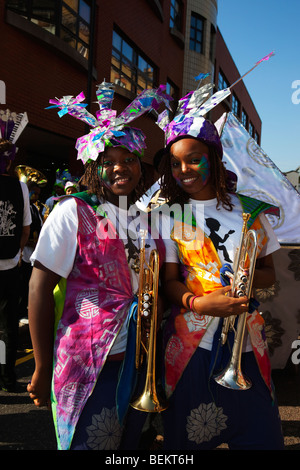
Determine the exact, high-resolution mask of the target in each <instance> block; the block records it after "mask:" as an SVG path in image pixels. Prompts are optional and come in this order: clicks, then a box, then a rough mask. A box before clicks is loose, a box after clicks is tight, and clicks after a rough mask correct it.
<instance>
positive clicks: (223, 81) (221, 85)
mask: <svg viewBox="0 0 300 470" xmlns="http://www.w3.org/2000/svg"><path fill="white" fill-rule="evenodd" d="M228 87H229V84H228V81H227V80H226V78H225V76H224V75H223V73H222V72H221V70H220V71H219V78H218V90H224V88H228Z"/></svg>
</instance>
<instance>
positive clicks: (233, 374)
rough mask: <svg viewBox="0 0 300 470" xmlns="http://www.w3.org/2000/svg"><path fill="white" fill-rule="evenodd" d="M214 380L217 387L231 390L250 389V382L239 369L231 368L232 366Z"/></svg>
mask: <svg viewBox="0 0 300 470" xmlns="http://www.w3.org/2000/svg"><path fill="white" fill-rule="evenodd" d="M214 379H215V381H216V382H217V383H218V384H219V385H222V386H223V387H226V388H230V389H231V390H248V389H249V388H251V387H252V382H251V380H249V379H248V378H247V377H246V376H245V375H243V373H242V372H241V370H240V369H236V368H235V367H232V364H230V365H229V367H227V369H225V370H224V371H223V372H222V373H221V374H219V375H216V376H215V377H214Z"/></svg>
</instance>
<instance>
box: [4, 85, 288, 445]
mask: <svg viewBox="0 0 300 470" xmlns="http://www.w3.org/2000/svg"><path fill="white" fill-rule="evenodd" d="M152 98H153V101H154V100H156V102H157V101H159V99H160V100H161V101H166V95H162V93H161V90H160V89H158V90H153V95H152ZM142 99H143V95H141V96H140V97H138V98H137V99H136V100H135V102H134V106H135V109H137V106H139V111H140V114H142V113H144V112H146V111H148V110H149V109H151V108H152V107H153V101H152V102H151V103H150V104H149V103H148V101H147V105H145V104H144V102H143V100H142ZM105 109H106V108H105ZM196 111H197V110H195V112H194V113H193V115H192V117H191V116H190V115H189V116H187V114H186V110H183V109H179V111H178V112H177V114H175V115H173V116H171V117H170V119H169V121H168V122H166V121H164V125H163V127H162V129H163V131H164V134H165V142H166V143H165V147H164V148H163V149H157V150H158V155H159V165H158V166H157V167H158V169H159V174H160V181H161V183H160V184H161V186H160V188H161V189H160V191H161V192H160V194H161V197H163V199H164V201H165V204H163V205H162V206H159V207H158V208H156V209H153V210H152V211H148V212H147V211H145V214H146V215H143V216H141V210H140V209H139V210H137V205H136V203H137V201H139V200H140V199H141V197H142V196H143V195H144V194H145V191H146V189H147V188H146V187H145V181H144V171H143V160H142V156H143V151H144V149H145V147H146V145H145V140H146V136H145V135H144V133H143V131H142V130H140V129H136V128H133V127H132V126H131V125H129V123H130V121H128V122H126V123H125V125H123V126H122V128H121V130H120V127H117V126H116V127H115V128H114V127H113V125H112V124H111V123H109V124H107V122H109V121H108V120H107V119H106V120H105V122H106V125H107V126H108V127H107V129H106V131H105V132H103V127H102V128H101V132H100V130H99V131H98V134H92V135H91V138H90V139H89V137H88V136H84V138H83V139H81V141H80V143H82V141H84V143H85V146H84V150H82V152H84V155H85V156H86V154H88V155H89V157H90V158H89V159H88V160H85V162H84V163H85V172H84V175H83V177H82V178H81V184H82V185H83V187H84V188H85V190H84V191H78V187H76V185H75V186H74V183H72V182H67V183H66V184H65V185H64V187H63V188H60V190H61V189H63V192H64V194H65V197H63V198H59V197H57V196H60V194H59V192H58V191H59V189H58V190H57V191H56V194H55V196H54V197H52V198H51V199H49V200H47V201H46V203H45V204H46V206H47V207H48V208H50V210H49V212H50V213H49V214H48V215H47V219H46V221H45V223H43V219H42V218H41V217H40V214H34V212H31V211H30V208H31V209H33V206H34V207H36V206H35V205H34V199H35V198H36V197H37V193H38V188H36V187H32V186H31V185H29V184H28V187H27V186H26V185H25V184H23V183H19V182H18V181H16V180H15V179H13V178H11V177H10V176H8V174H7V170H8V166H9V164H11V160H10V159H9V158H7V157H5V158H6V164H5V165H4V167H3V171H2V174H1V176H0V178H1V185H0V201H1V204H2V207H3V202H2V201H10V203H11V204H14V207H17V208H20V209H18V210H16V212H17V215H18V216H19V220H18V221H17V217H16V219H15V220H16V226H20V227H21V229H20V230H19V234H18V237H17V239H16V242H15V246H14V249H13V248H12V256H11V259H12V260H13V261H12V262H11V264H8V263H7V260H5V259H4V260H3V256H4V253H7V248H5V249H3V250H1V249H0V254H1V259H0V275H1V283H0V286H1V287H0V289H1V291H0V292H1V295H0V301H1V316H2V318H5V319H6V320H7V321H9V322H11V323H12V325H11V326H10V327H8V326H7V328H6V331H7V332H9V331H11V333H9V334H10V335H11V341H12V348H10V347H8V349H7V352H8V355H7V359H8V360H7V364H6V365H5V366H4V369H5V367H6V368H7V367H11V370H10V374H12V372H13V366H12V365H13V361H14V360H15V351H14V352H12V357H11V359H9V354H10V353H9V351H10V349H12V350H13V349H14V348H15V342H16V339H15V338H16V337H15V333H12V330H13V329H14V330H16V327H17V324H18V320H19V318H18V316H19V310H18V308H17V307H18V306H17V305H16V295H15V293H14V296H12V295H10V291H9V289H8V286H10V287H11V286H12V285H13V286H14V288H15V286H16V277H14V278H13V276H16V275H17V274H16V272H18V273H19V270H18V263H19V259H20V253H21V252H22V253H23V258H22V265H25V264H26V267H25V268H22V269H24V272H25V271H26V274H24V279H25V278H26V288H25V291H27V293H29V296H28V300H27V296H26V293H25V292H24V295H23V297H22V298H23V306H24V308H27V306H28V318H29V325H30V334H31V340H32V345H33V350H34V360H35V370H34V373H33V376H32V378H31V382H30V384H29V385H28V387H27V390H28V393H29V396H30V398H31V399H32V400H33V401H34V403H35V404H36V406H38V407H42V406H48V407H49V408H51V409H52V414H53V422H54V426H55V430H56V437H57V447H58V449H63V450H67V449H71V450H89V449H98V450H118V449H122V450H124V449H126V450H134V449H139V446H140V442H141V437H142V434H143V429H145V425H146V421H147V418H148V419H149V420H150V421H151V419H152V416H153V415H152V412H151V411H141V410H138V409H136V408H134V407H133V406H131V403H132V400H133V397H134V396H135V395H136V393H137V391H139V393H141V392H142V391H143V388H144V384H145V376H146V374H147V370H146V369H147V365H148V363H147V359H148V360H150V358H149V357H147V356H149V351H147V354H146V358H144V362H143V364H142V366H141V368H140V369H139V370H137V368H136V365H135V358H136V337H137V329H138V318H139V312H140V306H141V283H140V280H141V273H142V272H143V270H144V266H141V251H142V249H143V250H144V251H143V252H144V255H145V260H146V263H148V262H149V258H150V255H151V253H152V252H153V250H155V251H156V252H157V253H158V255H159V256H158V259H159V266H158V267H159V288H158V298H157V299H156V309H154V310H153V311H156V312H157V318H158V325H157V329H156V331H155V334H156V335H157V355H156V363H155V368H156V369H157V373H156V378H157V382H158V385H157V386H158V387H159V390H160V392H162V393H163V399H164V400H165V402H166V403H167V404H166V409H165V410H164V411H162V412H161V415H160V416H161V423H162V428H163V437H164V449H165V450H182V451H183V450H202V449H214V448H216V447H218V445H220V444H222V443H227V444H228V445H229V448H231V449H243V450H247V449H248V450H249V449H265V450H270V449H283V448H284V443H283V436H282V431H281V423H280V417H279V412H278V406H277V403H276V395H275V391H274V388H273V384H272V379H271V367H270V360H269V357H268V348H267V343H266V340H265V336H264V328H263V319H262V317H261V316H260V315H259V313H258V311H257V309H256V308H255V307H256V305H255V302H254V299H251V298H250V295H246V294H245V293H243V294H242V296H240V297H238V296H235V295H231V293H232V280H231V277H232V276H231V274H234V269H237V267H236V266H234V259H235V256H236V252H237V250H238V248H239V245H240V239H241V233H242V231H243V230H244V224H243V213H244V212H246V211H247V212H249V205H250V206H251V207H252V206H253V210H252V209H251V208H250V214H251V218H250V221H249V223H248V229H249V228H252V229H254V230H255V232H256V233H257V234H258V241H257V247H256V249H257V255H256V256H257V259H256V264H255V272H254V277H253V286H255V287H259V288H264V287H268V286H270V285H272V284H273V283H274V280H275V274H274V266H273V261H272V253H274V251H276V250H277V249H278V248H279V244H278V241H277V239H276V237H275V234H274V232H273V230H272V228H271V226H270V224H269V222H268V219H267V217H266V215H265V213H266V211H267V210H268V205H266V204H263V205H260V203H259V201H255V200H249V199H247V201H245V198H243V197H240V195H239V194H237V193H236V191H235V179H234V176H235V175H233V174H232V173H230V172H228V171H226V168H225V166H224V164H223V161H222V155H223V149H222V144H221V140H220V137H219V134H218V132H217V130H216V128H215V126H214V124H213V123H211V122H210V121H208V120H206V119H205V118H204V117H202V116H200V115H198V114H197V112H196ZM70 114H72V113H71V112H70ZM137 114H138V113H137ZM106 117H107V114H105V118H106ZM98 119H100V118H99V116H98ZM115 129H117V131H118V132H115ZM95 132H97V130H96V131H95ZM95 135H96V137H97V138H95ZM77 148H78V151H79V153H80V151H81V147H80V145H77ZM82 148H83V147H82ZM0 158H1V159H4V154H3V153H1V154H0ZM18 186H20V187H21V190H22V191H21V190H20V189H19V188H18V191H17V189H16V188H17V187H18ZM72 192H73V193H72ZM17 195H18V198H19V199H22V198H23V199H22V200H23V201H24V210H22V211H21V205H22V204H21V203H20V202H17ZM13 198H16V202H15V201H14V199H13ZM53 202H56V204H55V206H54V209H53V206H52V204H53ZM246 206H247V209H246ZM170 207H171V208H176V210H175V211H170ZM25 208H26V209H25ZM34 210H35V209H34ZM19 212H20V215H19ZM2 214H3V213H0V222H1V217H3V215H2ZM0 227H1V230H2V228H3V223H2V222H1V223H0ZM30 230H31V236H30ZM33 232H35V233H37V234H38V236H37V237H36V240H35V241H34V243H33V244H31V243H28V240H29V239H30V238H33V237H32V234H33ZM217 232H218V233H217ZM1 235H2V234H1V233H0V236H1ZM4 238H5V237H4ZM0 240H1V243H2V239H1V238H0ZM10 242H11V240H9V241H8V242H7V243H9V244H10ZM142 243H144V245H142ZM25 247H27V248H28V254H27V255H25V253H26V249H25ZM29 252H30V253H29ZM224 267H225V268H226V270H225V271H224ZM224 272H225V274H224ZM8 273H9V274H11V276H8ZM244 274H245V275H246V276H249V272H248V270H247V269H246V268H245V269H244ZM18 275H19V274H18ZM2 277H3V281H2ZM29 278H30V281H29ZM12 281H13V283H12ZM28 282H29V288H28ZM24 285H25V284H24ZM9 296H10V297H11V298H10V299H9ZM12 297H14V298H12ZM26 304H27V305H26ZM253 305H254V306H253ZM143 308H144V309H145V308H146V307H145V303H143ZM23 315H24V312H23ZM229 316H234V318H235V319H236V321H240V320H241V319H242V318H245V319H246V329H245V334H244V337H243V353H242V361H241V362H242V370H243V373H244V374H245V375H246V376H247V377H249V379H250V380H251V384H252V385H251V387H250V388H249V389H247V390H238V389H235V388H234V387H233V386H231V387H227V386H223V385H220V384H218V383H217V382H216V380H215V376H216V374H218V373H219V372H220V371H221V370H223V369H224V367H226V365H227V363H228V360H229V358H230V353H231V350H232V337H233V336H234V334H233V333H234V332H231V333H230V334H228V339H227V342H226V344H225V346H221V343H220V341H221V332H222V327H223V323H224V320H225V319H226V318H228V317H229ZM142 325H143V332H142V338H143V339H142V341H143V342H144V343H146V345H147V341H148V336H149V329H151V321H150V326H149V322H148V321H147V317H146V314H145V317H143V316H142ZM9 328H10V329H9ZM7 345H9V342H8V343H7ZM4 369H3V368H2V373H1V379H2V381H3V388H5V387H7V388H6V389H8V384H10V385H11V386H12V385H14V383H15V377H11V376H9V381H10V382H9V381H8V379H7V377H8V376H6V375H5V373H3V370H4Z"/></svg>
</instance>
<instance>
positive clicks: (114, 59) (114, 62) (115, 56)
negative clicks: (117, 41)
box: [111, 51, 121, 69]
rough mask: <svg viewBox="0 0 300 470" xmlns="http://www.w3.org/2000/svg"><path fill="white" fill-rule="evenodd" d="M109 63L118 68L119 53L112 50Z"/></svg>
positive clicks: (119, 65) (119, 64) (119, 62)
mask: <svg viewBox="0 0 300 470" xmlns="http://www.w3.org/2000/svg"><path fill="white" fill-rule="evenodd" d="M111 63H112V65H114V66H115V67H116V68H117V69H119V68H120V67H121V61H120V56H119V54H116V53H115V52H114V51H113V54H112V57H111Z"/></svg>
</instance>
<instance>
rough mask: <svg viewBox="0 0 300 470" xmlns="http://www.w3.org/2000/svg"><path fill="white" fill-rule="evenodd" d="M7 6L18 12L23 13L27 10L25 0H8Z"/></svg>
mask: <svg viewBox="0 0 300 470" xmlns="http://www.w3.org/2000/svg"><path fill="white" fill-rule="evenodd" d="M7 7H8V8H9V9H12V10H17V11H18V12H20V13H25V12H26V10H27V0H8V2H7Z"/></svg>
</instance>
